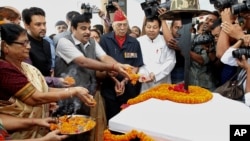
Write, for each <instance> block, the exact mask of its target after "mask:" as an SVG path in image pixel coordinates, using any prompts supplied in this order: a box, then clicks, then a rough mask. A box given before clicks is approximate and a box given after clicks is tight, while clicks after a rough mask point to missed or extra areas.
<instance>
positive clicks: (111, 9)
mask: <svg viewBox="0 0 250 141" xmlns="http://www.w3.org/2000/svg"><path fill="white" fill-rule="evenodd" d="M113 2H117V3H118V0H108V3H107V5H106V11H107V12H109V13H114V12H115V10H117V8H116V7H115V6H114V5H113Z"/></svg>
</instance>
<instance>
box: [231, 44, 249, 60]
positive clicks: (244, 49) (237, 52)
mask: <svg viewBox="0 0 250 141" xmlns="http://www.w3.org/2000/svg"><path fill="white" fill-rule="evenodd" d="M232 55H233V57H234V58H238V59H241V57H242V55H245V56H246V58H250V48H247V47H241V48H239V49H237V50H234V51H233V52H232Z"/></svg>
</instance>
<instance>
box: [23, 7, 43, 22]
mask: <svg viewBox="0 0 250 141" xmlns="http://www.w3.org/2000/svg"><path fill="white" fill-rule="evenodd" d="M34 15H40V16H44V17H45V16H46V15H45V12H44V10H43V9H41V8H39V7H31V8H29V9H28V8H26V9H24V10H23V11H22V18H23V22H24V23H26V24H28V25H29V24H30V23H31V17H32V16H34Z"/></svg>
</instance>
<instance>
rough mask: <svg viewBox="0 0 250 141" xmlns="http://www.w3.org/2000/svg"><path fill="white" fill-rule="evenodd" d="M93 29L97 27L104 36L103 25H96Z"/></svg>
mask: <svg viewBox="0 0 250 141" xmlns="http://www.w3.org/2000/svg"><path fill="white" fill-rule="evenodd" d="M93 27H95V28H96V29H97V30H99V31H100V33H101V34H103V25H101V24H96V25H94V26H93Z"/></svg>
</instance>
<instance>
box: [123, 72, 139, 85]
mask: <svg viewBox="0 0 250 141" xmlns="http://www.w3.org/2000/svg"><path fill="white" fill-rule="evenodd" d="M126 72H127V73H128V74H129V79H130V81H131V84H133V85H135V84H136V83H137V81H138V80H139V78H140V75H139V74H136V73H134V72H133V71H132V69H131V68H126Z"/></svg>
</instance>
